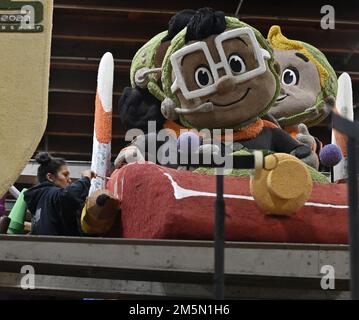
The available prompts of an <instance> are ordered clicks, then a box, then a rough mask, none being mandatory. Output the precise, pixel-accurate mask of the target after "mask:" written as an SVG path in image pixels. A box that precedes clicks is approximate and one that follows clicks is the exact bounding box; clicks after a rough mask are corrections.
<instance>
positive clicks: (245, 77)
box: [0, 8, 357, 298]
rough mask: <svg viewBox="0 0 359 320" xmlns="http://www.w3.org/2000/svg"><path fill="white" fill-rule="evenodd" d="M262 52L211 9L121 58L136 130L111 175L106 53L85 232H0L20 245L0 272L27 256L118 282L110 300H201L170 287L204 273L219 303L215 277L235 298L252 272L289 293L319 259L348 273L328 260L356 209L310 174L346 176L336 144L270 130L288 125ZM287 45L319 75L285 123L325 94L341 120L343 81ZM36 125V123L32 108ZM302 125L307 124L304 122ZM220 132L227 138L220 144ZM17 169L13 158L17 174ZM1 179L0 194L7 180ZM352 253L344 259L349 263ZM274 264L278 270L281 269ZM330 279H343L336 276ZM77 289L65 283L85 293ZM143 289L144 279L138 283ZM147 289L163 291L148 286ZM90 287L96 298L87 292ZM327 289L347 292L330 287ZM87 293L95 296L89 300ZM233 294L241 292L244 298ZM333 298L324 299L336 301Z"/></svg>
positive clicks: (268, 52)
mask: <svg viewBox="0 0 359 320" xmlns="http://www.w3.org/2000/svg"><path fill="white" fill-rule="evenodd" d="M48 23H50V22H49V21H48ZM270 38H271V37H270ZM293 43H294V44H295V42H291V44H293ZM271 45H273V44H271V42H270V41H267V40H266V39H265V38H264V37H263V36H262V35H261V34H260V33H259V32H258V31H257V30H256V29H255V28H253V27H252V26H250V25H248V24H246V23H244V22H242V21H240V20H238V19H237V18H234V17H228V16H225V15H224V14H223V13H222V12H218V11H213V10H210V9H208V8H206V9H201V10H199V11H193V10H185V11H182V12H180V13H179V14H177V15H175V16H174V17H173V18H172V19H171V21H170V23H169V28H168V30H166V31H163V32H162V33H160V34H158V35H156V36H155V37H154V38H152V39H151V40H150V41H148V42H147V43H146V44H145V45H144V46H143V47H142V48H141V49H139V51H138V52H137V54H136V55H135V56H134V58H133V61H132V65H131V73H130V78H131V87H129V88H125V89H124V91H123V94H122V97H121V99H120V102H119V107H120V115H121V120H122V121H123V122H124V124H125V125H126V127H127V128H128V129H132V130H136V129H137V130H141V131H142V134H138V135H137V136H136V135H133V136H132V138H133V139H131V140H130V141H128V143H129V144H128V146H127V147H126V148H124V149H123V150H116V152H117V151H119V154H118V157H117V159H116V160H115V170H114V171H113V172H112V173H111V163H110V155H111V127H112V90H113V70H114V63H113V57H112V55H111V54H110V53H107V54H105V56H104V57H103V58H102V60H101V63H100V66H99V74H98V79H97V81H98V83H97V84H98V85H97V95H96V103H95V123H94V137H93V139H94V140H93V155H92V163H91V168H92V169H93V170H94V171H96V172H97V174H98V176H97V178H96V179H94V180H93V181H92V184H91V190H90V193H89V197H88V199H87V201H86V203H85V205H84V208H83V211H82V215H81V226H82V229H83V231H84V232H85V234H86V235H87V236H91V237H92V238H91V239H90V238H88V237H85V238H83V239H53V238H46V237H44V238H43V237H38V238H36V239H34V238H33V237H31V236H27V237H28V238H26V237H21V238H18V239H17V240H12V239H11V238H9V237H6V236H0V238H1V239H2V243H4V244H6V246H7V247H8V248H19V246H20V244H21V246H22V249H21V250H18V251H19V252H16V253H14V254H13V255H11V254H10V255H9V253H8V251H7V250H5V249H4V248H1V249H0V257H2V258H1V259H2V260H3V262H4V263H3V264H2V267H1V269H0V271H1V272H13V270H14V268H15V267H18V266H19V265H20V264H21V263H24V262H31V263H33V264H34V265H36V266H37V267H38V268H39V269H40V270H41V271H40V272H41V274H43V275H45V277H46V275H55V276H59V275H60V276H69V277H72V278H76V277H78V276H79V275H80V276H81V275H82V276H84V277H92V278H96V277H97V278H106V279H114V278H116V277H119V279H121V280H125V281H126V283H125V282H119V283H116V288H117V289H113V288H115V285H114V282H110V283H107V284H106V285H103V286H104V287H106V288H107V290H108V291H109V292H110V291H111V292H112V294H115V295H116V294H119V293H118V292H126V294H129V295H131V294H134V295H137V294H139V295H141V293H143V292H145V294H144V295H148V294H150V295H157V296H166V295H172V296H190V297H191V296H193V297H198V296H199V297H203V296H206V297H208V296H210V295H211V293H208V292H207V291H206V292H205V293H203V292H202V291H201V290H202V289H201V288H200V289H198V288H196V289H195V290H194V288H192V289H186V293H183V292H182V293H179V291H176V290H178V288H175V287H176V285H177V284H176V283H175V282H181V281H182V280H181V279H183V282H184V283H187V284H188V283H196V284H197V283H201V282H207V283H208V282H209V280H208V279H209V278H211V277H212V274H213V271H214V273H215V285H216V297H217V298H223V294H224V292H223V283H224V279H223V274H224V271H225V270H226V276H227V275H228V276H229V278H230V279H231V280H232V281H233V283H231V285H232V287H233V288H232V287H231V289H229V290H232V291H230V292H231V293H230V295H231V297H238V296H240V294H239V293H238V292H237V291H236V290H237V287H236V285H238V284H239V283H241V280H243V279H244V280H245V281H247V283H248V281H249V282H250V281H254V282H255V281H256V280H255V279H254V278H255V277H259V278H261V277H262V278H261V279H269V278H271V277H275V278H276V281H277V282H276V284H275V285H274V287H275V288H276V286H278V281H282V280H283V279H285V280H286V283H287V286H288V288H290V289H293V288H296V285H295V282H296V281H297V280H298V279H304V278H305V279H306V280H307V284H308V287H306V288H310V289H313V290H316V289H317V280H318V279H319V278H318V276H319V270H318V266H319V260H318V259H320V263H322V262H323V263H324V262H327V263H334V262H335V263H337V265H340V264H345V265H347V262H343V261H344V260H343V261H342V260H341V258H342V257H343V256H342V250H344V249H343V247H342V246H341V245H343V244H347V243H348V242H349V243H350V244H351V248H352V246H353V245H354V244H355V243H356V241H355V239H354V238H350V237H349V235H351V236H353V230H354V231H355V228H354V227H353V228H354V229H352V230H351V231H350V233H349V230H348V226H349V225H351V226H353V225H354V226H355V223H354V224H353V223H352V222H353V221H350V224H349V222H348V217H349V215H348V208H349V209H350V208H353V204H354V205H355V203H354V202H352V203H348V187H347V184H346V183H331V180H333V179H331V177H328V174H325V173H324V172H321V171H320V166H319V160H320V162H321V164H324V165H325V166H326V167H334V168H335V166H336V165H337V163H338V162H340V163H341V164H340V166H341V169H340V170H339V172H338V171H337V173H336V176H337V177H338V178H336V179H335V181H339V180H340V181H341V182H346V181H347V180H348V176H347V175H346V170H344V169H343V168H344V167H346V160H347V159H346V156H347V152H346V144H345V142H346V138H345V137H344V136H342V135H340V134H339V132H335V131H333V141H332V142H333V145H332V146H329V147H328V148H326V149H325V146H324V147H323V148H322V151H325V152H319V151H320V150H319V149H320V148H319V149H316V148H315V147H316V146H320V142H318V141H317V139H316V138H315V137H313V136H311V135H310V132H309V131H308V129H307V127H306V126H305V127H304V129H302V130H298V131H297V132H296V133H295V134H292V132H289V131H290V130H287V131H288V132H287V131H286V130H283V128H282V127H281V126H282V125H283V126H284V127H286V126H287V125H288V123H284V122H283V117H281V116H279V117H277V116H276V115H275V113H273V112H271V111H273V110H275V107H276V106H278V102H280V99H281V95H280V92H281V90H282V89H281V86H283V83H282V84H281V79H283V78H285V76H284V75H282V74H281V71H280V69H279V68H278V67H280V63H278V61H276V58H275V56H276V55H275V54H276V53H277V54H278V50H279V51H280V50H281V48H276V47H275V46H274V45H273V47H272V46H271ZM279 47H280V46H279ZM293 48H294V49H293ZM293 48H290V50H299V52H300V54H301V55H302V56H300V57H299V59H301V60H303V63H306V62H308V61H310V62H311V63H312V65H311V68H312V69H311V70H310V72H312V73H313V72H314V71H316V70H317V71H318V74H316V77H314V78H313V79H312V80H313V81H314V80H316V81H317V83H315V84H313V88H316V89H317V90H313V92H314V93H315V94H316V95H314V96H313V97H311V98H314V102H315V107H314V108H313V104H312V102H313V101H312V100H311V99H309V100H308V101H309V104H308V105H303V106H301V107H303V108H302V109H300V110H299V111H298V110H297V109H295V108H293V109H292V111H293V110H294V113H293V114H291V115H290V117H293V118H291V120H293V119H295V120H298V119H299V118H300V121H299V122H298V123H295V122H291V123H290V125H293V124H295V125H298V126H301V124H302V122H305V121H304V120H307V117H308V118H309V119H310V120H313V119H314V120H315V121H321V120H322V119H323V118H324V117H325V116H328V115H329V114H330V113H331V112H332V109H333V107H334V105H333V99H334V97H335V96H337V103H336V106H335V107H336V110H337V111H336V112H337V113H339V114H342V115H344V116H345V117H347V118H349V119H350V118H351V119H350V120H352V113H350V111H349V112H348V109H350V108H352V106H350V105H348V101H349V103H350V98H348V97H350V96H351V95H352V92H351V91H350V85H349V83H350V78H348V76H347V75H344V76H343V80H342V81H339V90H338V93H337V88H336V86H337V85H336V79H333V77H332V72H331V69H330V68H329V67H330V66H329V67H328V65H327V62H326V63H325V68H323V66H322V65H321V62H322V61H323V59H322V56H320V55H319V58H318V55H316V56H314V57H313V56H312V51H311V50H309V54H308V52H307V51H306V48H307V47H306V46H302V47H300V46H299V47H296V46H294V47H293ZM303 48H304V49H303ZM282 49H284V50H288V47H285V48H282ZM276 51H277V52H276ZM303 52H304V53H303ZM314 52H315V53H316V54H317V52H316V51H314ZM280 54H281V53H279V55H280ZM307 55H309V56H310V58H308V57H307ZM303 57H304V58H303ZM292 58H293V57H292ZM294 58H297V59H298V55H296V54H294ZM306 60H308V61H306ZM313 61H315V62H313ZM313 66H314V67H315V68H317V69H313ZM320 66H321V67H320ZM44 68H45V66H44ZM323 69H324V71H323ZM320 70H322V73H320ZM328 70H329V71H330V72H328ZM282 71H283V70H282ZM294 76H297V77H298V75H297V74H296V73H295V72H294V71H293V70H292V73H289V77H293V78H294ZM287 78H288V77H287ZM37 107H38V105H37ZM343 110H344V111H345V112H343ZM292 111H290V112H292ZM298 114H299V115H300V117H298V116H297V115H298ZM273 115H274V117H273ZM302 115H304V117H303V118H301V116H302ZM40 118H41V119H42V120H44V119H45V118H46V117H45V116H44V114H42V117H39V119H40ZM39 119H38V120H39ZM151 121H152V122H154V123H155V126H156V130H155V131H152V132H151V131H150V130H149V128H148V123H149V122H151ZM351 123H352V122H351ZM306 124H307V125H308V126H310V125H309V124H310V122H308V123H306ZM115 125H116V123H115ZM339 127H340V129H341V131H345V130H344V129H345V127H346V124H345V122H344V124H343V123H341V122H340V121H339ZM302 128H303V127H302ZM343 128H344V129H343ZM206 129H207V130H208V131H205V133H203V130H206ZM217 129H219V132H218V131H217V133H216V134H215V133H214V131H215V130H217ZM226 129H231V130H233V131H232V134H230V137H231V138H233V139H232V140H231V139H229V140H230V142H231V143H230V145H229V146H228V145H227V144H226V142H228V139H227V138H228V135H227V133H228V132H226ZM287 129H288V128H287ZM161 130H164V131H162V133H163V132H165V133H167V134H168V135H167V137H168V139H167V140H157V139H156V136H157V135H158V133H159V132H160V131H161ZM354 131H355V130H354V129H353V130H352V132H354ZM189 132H190V133H189ZM208 132H209V134H208ZM206 133H207V134H206ZM298 134H301V136H299V135H298ZM29 135H31V134H29ZM153 138H155V139H154V140H153ZM339 140H340V141H339ZM349 140H350V139H349ZM313 141H314V142H315V143H314V142H313ZM343 141H344V142H343ZM167 142H170V143H169V149H168V150H174V154H175V156H174V157H173V158H171V159H170V157H169V156H168V154H167V155H166V154H165V152H159V150H160V149H161V147H164V145H165V144H166V143H167ZM151 143H152V147H153V143H154V148H152V149H151ZM171 148H174V149H171ZM33 151H34V150H33V149H32V152H33ZM348 151H349V150H348ZM183 153H184V154H187V155H188V156H190V155H191V154H194V155H196V156H197V157H198V158H197V159H199V161H197V162H192V161H191V160H188V159H189V158H190V159H192V158H191V157H187V162H181V161H180V159H181V154H183ZM342 155H344V157H342ZM215 156H223V157H224V159H231V161H232V164H233V165H232V167H229V168H228V167H226V166H225V163H221V164H218V163H217V162H215V161H213V160H214V158H215ZM206 157H207V158H206ZM208 157H209V158H208ZM25 158H26V157H25V156H24V157H23V158H22V161H25ZM204 159H210V160H209V162H206V161H204ZM26 160H27V158H26ZM166 161H167V162H166ZM21 165H22V162H21V163H20V162H19V163H18V166H19V168H20V167H21ZM349 167H350V166H349ZM351 168H352V167H351ZM334 170H335V169H334ZM349 172H350V170H349ZM353 172H354V171H353ZM353 172H352V173H353ZM17 174H19V173H17ZM15 175H16V174H15V171H14V176H15ZM4 181H5V180H4ZM1 182H2V186H4V187H3V188H4V190H3V191H6V190H7V188H9V187H10V186H11V184H13V183H14V182H15V178H13V179H12V180H11V179H10V180H9V179H7V180H6V181H5V182H4V183H3V181H1ZM352 191H353V188H349V192H352ZM349 199H352V198H349ZM352 200H353V199H352ZM20 201H21V200H20ZM349 211H350V210H349ZM351 219H352V218H351ZM8 233H9V232H8ZM99 238H100V239H99ZM103 238H112V239H103ZM113 238H122V239H113ZM134 238H136V239H137V240H136V239H134ZM14 239H15V238H14ZM138 239H140V240H138ZM141 239H142V240H141ZM353 239H354V240H353ZM208 240H215V241H214V243H212V242H209V241H208ZM14 241H16V242H14ZM225 241H227V242H226V248H227V250H228V251H227V256H226V257H227V258H226V259H227V260H226V269H224V248H225V245H224V242H225ZM213 246H214V247H215V255H214V256H215V270H213V268H212V267H213V261H212V260H213ZM313 246H315V247H313ZM332 246H333V247H332ZM30 248H31V250H30ZM9 250H11V249H9ZM51 252H56V253H57V256H56V257H55V256H53V255H52V254H49V253H51ZM166 252H167V254H166ZM323 252H324V256H323V255H322V254H321V253H323ZM113 253H116V254H113ZM306 255H308V257H307V256H306ZM244 256H245V257H246V258H243V257H244ZM303 256H305V260H306V261H308V262H307V265H306V266H305V267H303V266H302V265H301V264H302V261H304V260H303ZM312 256H314V260H312ZM9 257H10V258H9ZM59 257H60V261H58V260H59ZM239 257H242V258H239ZM259 257H260V258H259ZM270 257H275V258H273V259H271V258H270ZM347 259H348V258H347V256H345V261H347ZM352 259H354V260H355V259H357V257H355V255H352ZM317 260H318V261H317ZM268 261H271V262H270V263H269V265H268V267H267V269H266V270H265V271H264V269H263V270H262V269H261V267H260V265H261V266H264V265H266V263H268ZM283 261H287V262H288V261H289V262H288V263H289V264H290V265H289V264H288V266H284V265H285V264H284V263H283ZM311 263H313V268H314V269H313V268H311V267H310V266H311ZM298 265H301V268H299V269H298V268H297V266H298ZM353 266H354V264H353V265H352V268H353ZM46 268H48V269H46ZM309 269H310V270H309ZM342 269H343V270H344V269H345V270H347V268H342ZM293 270H294V271H293ZM78 272H80V274H79V273H78ZM114 273H116V275H114ZM178 276H180V279H178ZM339 276H340V277H341V278H340V279H347V276H348V275H347V271H345V272H344V271H342V272H341V273H340V274H339ZM41 279H42V278H40V282H41V281H43V282H41V285H42V286H43V287H46V286H48V283H47V282H46V281H45V278H44V279H42V280H41ZM116 279H117V278H116ZM278 279H279V280H278ZM92 280H93V282H94V283H95V282H96V281H95V280H96V279H92ZM127 280H130V282H131V280H136V281H140V283H139V284H132V283H127ZM292 280H293V283H291V281H292ZM354 280H355V279H354ZM354 280H352V281H354ZM356 280H357V279H356ZM53 281H54V283H55V285H54V286H55V287H56V286H59V283H61V285H62V286H63V290H65V291H66V290H77V288H76V289H74V286H73V285H71V284H70V283H69V282H66V279H65V280H62V282H61V281H60V282H59V280H53ZM81 281H82V280H81V279H80V280H76V281H75V282H74V283H75V284H76V285H79V286H80V285H83V286H84V287H89V286H90V285H89V283H88V282H86V281H82V282H81ZM141 281H142V282H141ZM146 281H153V282H152V284H151V282H150V283H149V287H146V285H144V284H143V283H147V282H146ZM159 282H160V283H163V287H159V288H157V287H156V285H157V284H158V283H159ZM166 282H169V283H170V284H166ZM259 282H260V281H259ZM153 284H156V285H153ZM171 284H172V287H171ZM292 284H293V286H292ZM1 285H3V286H5V287H6V283H5V285H4V284H3V282H0V287H1ZM61 285H60V287H61ZM101 285H102V284H101ZM241 285H243V283H242V284H241ZM94 287H96V288H97V289H99V290H100V291H101V288H100V285H99V284H94ZM110 287H111V288H112V289H109V288H110ZM56 288H57V287H56ZM69 288H70V289H69ZM144 288H145V289H144ZM163 288H164V289H163ZM297 288H298V287H297ZM306 288H304V289H303V288H302V289H303V290H304V291H305V290H306ZM55 290H57V289H55ZM84 290H86V289H84ZM116 290H118V292H117V293H115V292H114V291H116ZM131 290H132V291H131ZM141 290H142V291H141ZM166 290H168V292H170V293H167V291H166ZM191 290H194V292H195V293H193V295H192V293H191ZM196 290H197V291H196ZM339 290H343V291H347V290H348V288H347V286H342V287H339ZM100 291H99V292H97V293H96V294H98V295H100V296H101V292H100ZM273 292H278V290H276V289H274V290H273ZM273 292H272V291H271V293H270V294H269V296H273ZM293 292H294V291H293ZM91 294H94V292H92V293H90V294H89V295H91ZM96 294H94V296H96ZM294 294H295V293H294ZM321 294H322V293H320V294H319V295H320V296H321V297H322V295H321ZM355 294H357V292H356V293H355ZM120 296H121V294H120ZM246 296H247V297H248V296H251V294H250V293H248V292H246ZM259 296H260V295H259ZM267 296H268V295H267ZM313 296H314V297H317V296H316V295H313ZM256 297H258V295H257V296H256ZM282 297H283V296H282ZM333 297H334V298H335V297H337V296H336V293H334V294H333Z"/></svg>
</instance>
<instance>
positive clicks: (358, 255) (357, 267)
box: [347, 137, 359, 300]
mask: <svg viewBox="0 0 359 320" xmlns="http://www.w3.org/2000/svg"><path fill="white" fill-rule="evenodd" d="M347 151H348V188H349V190H348V194H349V250H350V290H351V296H352V299H353V300H359V210H358V169H357V168H358V163H357V162H358V156H357V142H356V139H355V138H351V137H348V148H347Z"/></svg>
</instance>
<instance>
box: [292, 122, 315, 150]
mask: <svg viewBox="0 0 359 320" xmlns="http://www.w3.org/2000/svg"><path fill="white" fill-rule="evenodd" d="M298 129H299V133H298V134H297V136H296V138H297V140H298V141H299V142H300V143H303V144H305V145H307V146H308V147H310V148H311V149H312V150H314V149H315V146H316V142H315V139H314V137H313V136H312V135H311V134H310V133H309V131H308V128H307V126H306V125H305V124H304V123H301V124H299V125H298Z"/></svg>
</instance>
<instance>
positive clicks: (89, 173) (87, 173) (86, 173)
mask: <svg viewBox="0 0 359 320" xmlns="http://www.w3.org/2000/svg"><path fill="white" fill-rule="evenodd" d="M81 176H82V177H87V178H89V179H90V180H91V179H92V178H96V176H97V175H96V173H95V172H93V171H91V170H85V171H82V173H81Z"/></svg>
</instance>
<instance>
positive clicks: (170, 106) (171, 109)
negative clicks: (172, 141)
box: [161, 97, 178, 121]
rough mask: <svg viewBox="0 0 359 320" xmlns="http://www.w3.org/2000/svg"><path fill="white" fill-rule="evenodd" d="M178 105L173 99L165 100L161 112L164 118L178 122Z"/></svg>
mask: <svg viewBox="0 0 359 320" xmlns="http://www.w3.org/2000/svg"><path fill="white" fill-rule="evenodd" d="M176 108H177V106H176V104H175V102H174V101H173V100H172V99H171V98H168V97H166V98H165V100H163V101H162V103H161V112H162V114H163V116H164V117H165V118H166V119H168V120H173V121H174V120H177V119H178V113H177V112H176Z"/></svg>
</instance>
